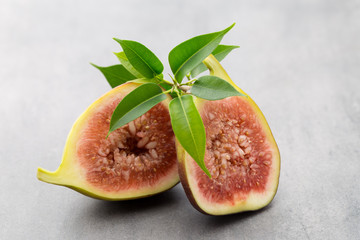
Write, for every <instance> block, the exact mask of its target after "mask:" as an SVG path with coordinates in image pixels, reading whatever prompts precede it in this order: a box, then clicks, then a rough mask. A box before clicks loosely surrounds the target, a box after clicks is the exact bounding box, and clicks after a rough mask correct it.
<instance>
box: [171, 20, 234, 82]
mask: <svg viewBox="0 0 360 240" xmlns="http://www.w3.org/2000/svg"><path fill="white" fill-rule="evenodd" d="M234 25H235V23H234V24H232V25H231V26H230V27H228V28H226V29H224V30H222V31H219V32H215V33H209V34H204V35H200V36H197V37H194V38H191V39H189V40H187V41H185V42H183V43H180V44H179V45H177V46H176V47H175V48H173V49H172V50H171V52H170V53H169V64H170V68H171V71H172V72H173V73H174V75H175V79H176V80H177V81H178V82H179V83H181V82H182V79H183V78H184V77H185V76H186V74H188V73H189V72H191V70H193V69H194V68H195V67H196V66H197V65H199V64H200V63H201V62H202V61H203V60H204V59H205V58H206V57H207V56H209V55H210V54H211V52H212V51H213V50H214V49H215V48H216V47H217V46H218V45H219V43H220V41H221V39H222V38H223V36H224V35H225V34H226V33H227V32H228V31H230V29H231V28H232V27H233V26H234Z"/></svg>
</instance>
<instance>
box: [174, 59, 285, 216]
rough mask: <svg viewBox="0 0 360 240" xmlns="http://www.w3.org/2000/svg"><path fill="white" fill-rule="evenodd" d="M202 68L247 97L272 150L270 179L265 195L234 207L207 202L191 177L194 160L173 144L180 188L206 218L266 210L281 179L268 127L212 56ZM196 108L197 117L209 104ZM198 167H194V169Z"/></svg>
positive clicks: (197, 100) (201, 102) (201, 101)
mask: <svg viewBox="0 0 360 240" xmlns="http://www.w3.org/2000/svg"><path fill="white" fill-rule="evenodd" d="M203 62H204V64H205V65H206V66H207V68H208V69H209V70H210V74H211V75H214V76H217V77H220V78H222V79H224V80H226V81H228V82H229V83H230V84H231V85H232V86H234V87H235V89H237V90H238V91H239V92H240V93H243V94H245V95H246V96H247V98H246V101H247V103H248V105H249V106H251V108H252V109H253V110H254V112H255V113H256V116H257V119H258V121H259V122H260V123H261V126H262V129H263V130H264V132H265V133H266V134H265V135H266V139H267V141H268V142H269V143H270V145H271V149H272V154H273V156H272V159H271V161H272V162H271V170H270V176H269V178H268V180H267V184H266V191H264V193H257V192H253V191H250V192H249V193H248V195H247V196H246V198H245V199H239V200H238V201H236V199H235V203H234V204H230V203H221V204H220V203H215V202H211V201H208V200H207V199H206V198H205V197H203V196H202V195H201V193H200V191H199V186H198V182H197V181H196V180H197V179H196V176H195V174H194V167H191V166H193V165H194V160H193V159H192V158H191V157H190V156H189V155H188V154H187V153H186V151H185V150H184V148H183V147H182V146H181V144H180V143H179V142H178V141H177V142H176V149H177V155H178V161H179V176H180V181H181V184H182V186H183V188H184V190H185V193H186V195H187V197H188V199H189V201H190V203H191V204H192V205H193V207H194V208H195V209H197V210H198V211H199V212H201V213H204V214H208V215H227V214H234V213H239V212H243V211H254V210H258V209H261V208H263V207H265V206H267V205H268V204H269V203H270V202H271V201H272V200H273V198H274V197H275V194H276V192H277V188H278V183H279V176H280V153H279V149H278V147H277V144H276V142H275V139H274V137H273V135H272V133H271V130H270V127H269V125H268V123H267V122H266V119H265V117H264V115H263V114H262V112H261V110H260V108H259V107H258V106H257V105H256V103H255V102H254V101H253V100H252V99H251V98H250V97H249V96H248V95H247V94H246V93H245V92H244V91H243V90H241V89H240V88H239V87H237V86H236V85H235V84H234V82H233V81H232V80H231V79H230V77H229V76H228V74H227V73H226V72H225V70H224V69H223V68H222V66H221V65H220V63H219V62H218V61H217V60H216V58H215V57H214V56H212V55H210V56H209V57H207V58H206V59H205V60H204V61H203ZM194 102H195V105H196V107H197V108H198V110H199V112H200V115H201V114H202V112H203V106H204V104H205V103H206V102H208V100H204V99H200V98H195V100H194ZM196 167H197V166H196ZM203 190H204V191H209V192H211V191H212V190H211V189H203Z"/></svg>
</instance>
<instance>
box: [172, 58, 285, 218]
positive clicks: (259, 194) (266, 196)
mask: <svg viewBox="0 0 360 240" xmlns="http://www.w3.org/2000/svg"><path fill="white" fill-rule="evenodd" d="M204 64H205V65H206V66H207V67H208V69H209V70H210V74H211V75H215V76H217V77H220V78H222V79H224V80H226V81H228V82H229V83H231V84H232V85H233V86H234V87H235V88H236V89H237V90H238V91H239V92H241V93H243V94H245V95H246V93H245V92H244V91H242V90H241V89H240V88H238V87H237V86H236V85H235V84H234V83H233V82H232V80H231V79H230V77H229V76H228V74H227V73H226V72H225V70H224V69H223V68H222V67H221V65H220V63H219V62H218V61H217V60H216V58H215V57H213V56H212V55H210V56H209V57H207V58H206V59H205V60H204ZM195 105H196V106H197V108H198V110H199V113H200V115H201V118H202V120H203V123H204V126H205V131H206V151H205V159H204V161H205V165H206V167H207V169H208V170H209V171H210V173H211V178H209V177H208V176H207V175H206V174H205V173H204V171H203V170H201V169H200V167H199V166H198V164H197V163H196V162H195V161H194V160H193V159H192V158H191V156H190V155H189V154H188V153H186V151H185V150H184V149H183V147H182V146H181V145H180V144H179V143H178V142H177V144H176V147H177V154H178V161H179V175H180V180H181V183H182V185H183V187H184V189H185V192H186V194H187V196H188V198H189V200H190V202H191V203H192V205H193V206H194V207H195V208H196V209H198V210H199V211H200V212H203V213H206V214H210V215H225V214H232V213H237V212H242V211H251V210H257V209H260V208H263V207H264V206H266V205H268V204H269V203H270V202H271V201H272V199H273V198H274V196H275V194H276V191H277V187H278V182H279V173H280V154H279V150H278V147H277V144H276V142H275V140H274V137H273V135H272V133H271V130H270V128H269V125H268V124H267V122H266V120H265V117H264V115H263V114H262V112H261V111H260V109H259V107H258V106H257V105H256V104H255V102H254V101H253V100H252V99H251V98H250V97H249V96H248V95H246V97H239V96H234V97H229V98H225V99H223V100H217V101H207V100H204V99H200V98H196V99H195Z"/></svg>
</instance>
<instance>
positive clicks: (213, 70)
mask: <svg viewBox="0 0 360 240" xmlns="http://www.w3.org/2000/svg"><path fill="white" fill-rule="evenodd" d="M203 63H204V64H205V66H206V67H207V68H208V69H209V71H210V75H213V76H217V77H219V78H222V79H224V80H226V81H227V82H228V83H230V84H231V85H235V83H234V82H233V81H232V80H231V78H230V77H229V75H228V74H227V72H226V71H225V69H224V68H223V67H222V66H221V64H220V63H219V61H218V60H217V59H216V58H215V57H214V55H212V54H210V55H209V56H208V57H207V58H205V59H204V60H203Z"/></svg>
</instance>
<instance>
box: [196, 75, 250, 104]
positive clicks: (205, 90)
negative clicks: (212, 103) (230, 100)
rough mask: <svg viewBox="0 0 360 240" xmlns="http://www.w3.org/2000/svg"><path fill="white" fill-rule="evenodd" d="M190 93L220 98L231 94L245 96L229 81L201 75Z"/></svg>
mask: <svg viewBox="0 0 360 240" xmlns="http://www.w3.org/2000/svg"><path fill="white" fill-rule="evenodd" d="M190 92H191V94H193V95H195V96H197V97H200V98H203V99H207V100H220V99H224V98H227V97H232V96H245V95H244V94H242V93H240V92H238V91H237V90H236V89H235V88H234V87H233V86H232V85H231V84H230V83H228V82H227V81H225V80H224V79H222V78H219V77H216V76H202V77H200V78H199V79H198V80H196V81H195V82H194V85H193V86H192V87H191V90H190Z"/></svg>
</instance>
